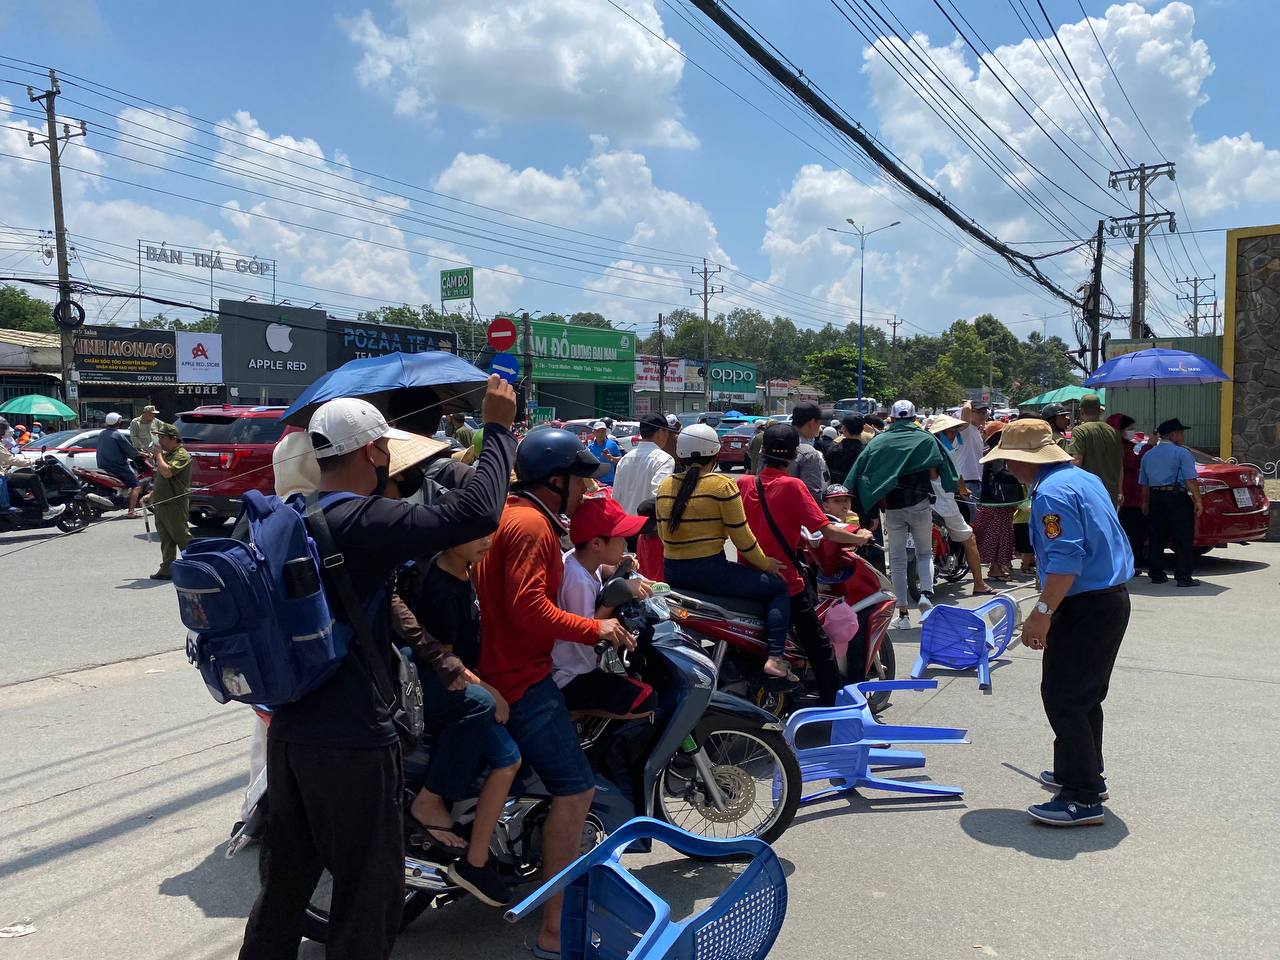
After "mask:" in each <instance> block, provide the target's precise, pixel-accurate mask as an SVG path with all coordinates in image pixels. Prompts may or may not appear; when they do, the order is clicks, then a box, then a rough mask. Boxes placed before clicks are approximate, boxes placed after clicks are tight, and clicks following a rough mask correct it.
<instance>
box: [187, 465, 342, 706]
mask: <svg viewBox="0 0 1280 960" xmlns="http://www.w3.org/2000/svg"><path fill="white" fill-rule="evenodd" d="M355 496H356V494H353V493H328V494H325V495H323V496H322V497H321V498H320V499H319V501H318V505H319V506H320V507H330V506H332V505H333V504H335V503H339V502H342V501H344V500H349V499H352V498H354V497H355ZM243 504H244V505H243V509H242V512H241V515H240V520H239V521H238V522H237V524H236V529H235V531H234V532H233V534H232V537H230V538H217V539H209V540H197V541H196V542H194V543H192V544H191V546H190V547H188V548H187V549H186V551H184V552H183V555H182V557H181V559H178V560H175V561H174V562H173V571H172V572H173V585H174V587H175V588H177V591H178V609H179V613H180V615H181V617H182V622H183V624H184V625H185V626H186V627H187V630H188V633H187V659H188V660H189V661H190V662H191V663H193V664H194V665H195V666H196V667H197V668H198V669H199V671H200V674H201V676H202V677H203V678H204V683H205V686H206V687H208V688H209V693H210V694H212V696H213V698H214V699H215V700H217V701H218V702H219V703H226V702H227V701H228V700H238V701H240V702H241V703H249V704H263V705H266V706H279V705H281V704H285V703H293V702H294V701H296V700H298V699H300V698H302V697H304V696H305V695H306V694H308V693H310V692H311V691H312V690H314V689H316V688H317V687H319V686H320V685H321V684H322V683H324V682H325V681H326V680H328V679H329V678H330V677H331V676H332V675H333V673H334V671H335V670H337V668H338V665H339V664H340V663H341V662H342V660H343V658H344V657H346V655H347V648H348V644H349V643H350V642H351V641H352V639H353V638H352V632H351V630H350V629H349V628H346V627H344V626H341V625H335V623H334V619H333V614H332V611H331V608H330V605H329V600H328V598H327V597H326V596H325V590H324V585H323V583H322V581H321V578H320V570H321V568H322V567H334V566H338V565H340V564H341V563H342V555H341V554H340V553H337V552H336V550H335V549H334V548H332V546H330V549H329V550H328V551H324V553H325V555H324V556H322V555H321V554H322V551H321V550H319V549H318V548H317V546H316V539H315V538H314V537H313V536H312V535H311V533H310V532H309V531H308V527H307V514H308V505H309V504H311V505H316V504H317V501H316V499H315V498H311V499H310V500H308V499H307V498H304V497H302V496H293V497H291V498H289V499H288V500H281V499H280V498H279V497H273V496H266V495H264V494H262V493H259V492H258V491H256V490H250V491H248V492H247V493H246V494H245V495H244V500H243ZM316 512H319V514H320V520H319V521H318V522H319V523H323V512H322V510H317V511H316ZM313 522H316V521H313ZM324 534H325V535H323V536H322V541H323V542H326V543H328V544H330V545H332V540H331V539H330V538H329V537H328V536H327V528H326V530H325V532H324ZM241 538H243V539H241Z"/></svg>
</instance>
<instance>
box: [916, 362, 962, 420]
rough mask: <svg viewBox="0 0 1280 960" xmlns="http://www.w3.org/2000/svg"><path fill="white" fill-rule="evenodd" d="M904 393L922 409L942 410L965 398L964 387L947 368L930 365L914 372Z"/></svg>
mask: <svg viewBox="0 0 1280 960" xmlns="http://www.w3.org/2000/svg"><path fill="white" fill-rule="evenodd" d="M903 394H904V396H905V397H906V398H907V399H908V400H910V401H911V402H913V403H914V404H915V405H916V406H917V407H919V408H921V409H922V410H941V409H943V408H944V407H950V406H954V405H955V404H957V403H960V402H961V401H962V400H963V399H964V388H963V387H961V386H960V384H958V383H956V382H955V380H953V379H952V378H951V377H950V375H948V374H947V372H946V371H945V370H942V369H940V368H938V367H928V368H926V369H924V370H918V371H916V373H914V374H912V376H911V379H909V380H908V381H907V382H906V384H905V385H904V388H903Z"/></svg>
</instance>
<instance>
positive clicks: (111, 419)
mask: <svg viewBox="0 0 1280 960" xmlns="http://www.w3.org/2000/svg"><path fill="white" fill-rule="evenodd" d="M106 421H107V426H108V427H114V426H115V425H116V424H117V423H119V422H120V414H118V413H116V412H115V411H114V410H112V411H111V412H110V413H108V414H107V416H106Z"/></svg>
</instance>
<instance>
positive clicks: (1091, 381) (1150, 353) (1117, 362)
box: [1084, 347, 1231, 387]
mask: <svg viewBox="0 0 1280 960" xmlns="http://www.w3.org/2000/svg"><path fill="white" fill-rule="evenodd" d="M1230 379H1231V378H1230V377H1228V376H1227V375H1226V374H1225V373H1223V372H1222V371H1221V370H1219V369H1218V368H1217V367H1216V366H1215V365H1214V364H1213V363H1211V362H1210V361H1208V360H1206V359H1205V358H1204V357H1202V356H1200V355H1199V354H1196V353H1188V352H1187V351H1185V350H1162V349H1160V348H1158V347H1153V348H1152V349H1150V350H1138V351H1135V352H1134V353H1123V354H1121V355H1120V356H1118V357H1113V358H1112V359H1110V360H1108V361H1107V362H1106V363H1104V364H1103V365H1102V366H1100V367H1098V369H1097V370H1095V371H1093V373H1092V374H1090V375H1089V376H1087V377H1085V380H1084V382H1085V386H1088V387H1156V386H1158V385H1160V384H1168V385H1170V386H1177V385H1183V384H1188V383H1221V382H1222V381H1224V380H1230Z"/></svg>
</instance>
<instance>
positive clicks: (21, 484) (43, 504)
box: [5, 473, 49, 513]
mask: <svg viewBox="0 0 1280 960" xmlns="http://www.w3.org/2000/svg"><path fill="white" fill-rule="evenodd" d="M5 482H6V483H8V484H9V504H10V506H14V507H21V506H23V505H25V504H27V503H28V502H29V503H32V504H34V505H35V506H37V507H39V508H40V512H41V513H44V512H45V511H46V510H48V509H49V498H48V497H46V496H45V494H44V484H43V483H41V482H40V478H39V477H37V476H36V475H35V474H34V473H11V474H9V476H7V477H5ZM19 490H26V491H27V492H28V493H29V494H30V495H31V499H30V501H28V500H27V499H26V498H25V497H20V496H18V491H19Z"/></svg>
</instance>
